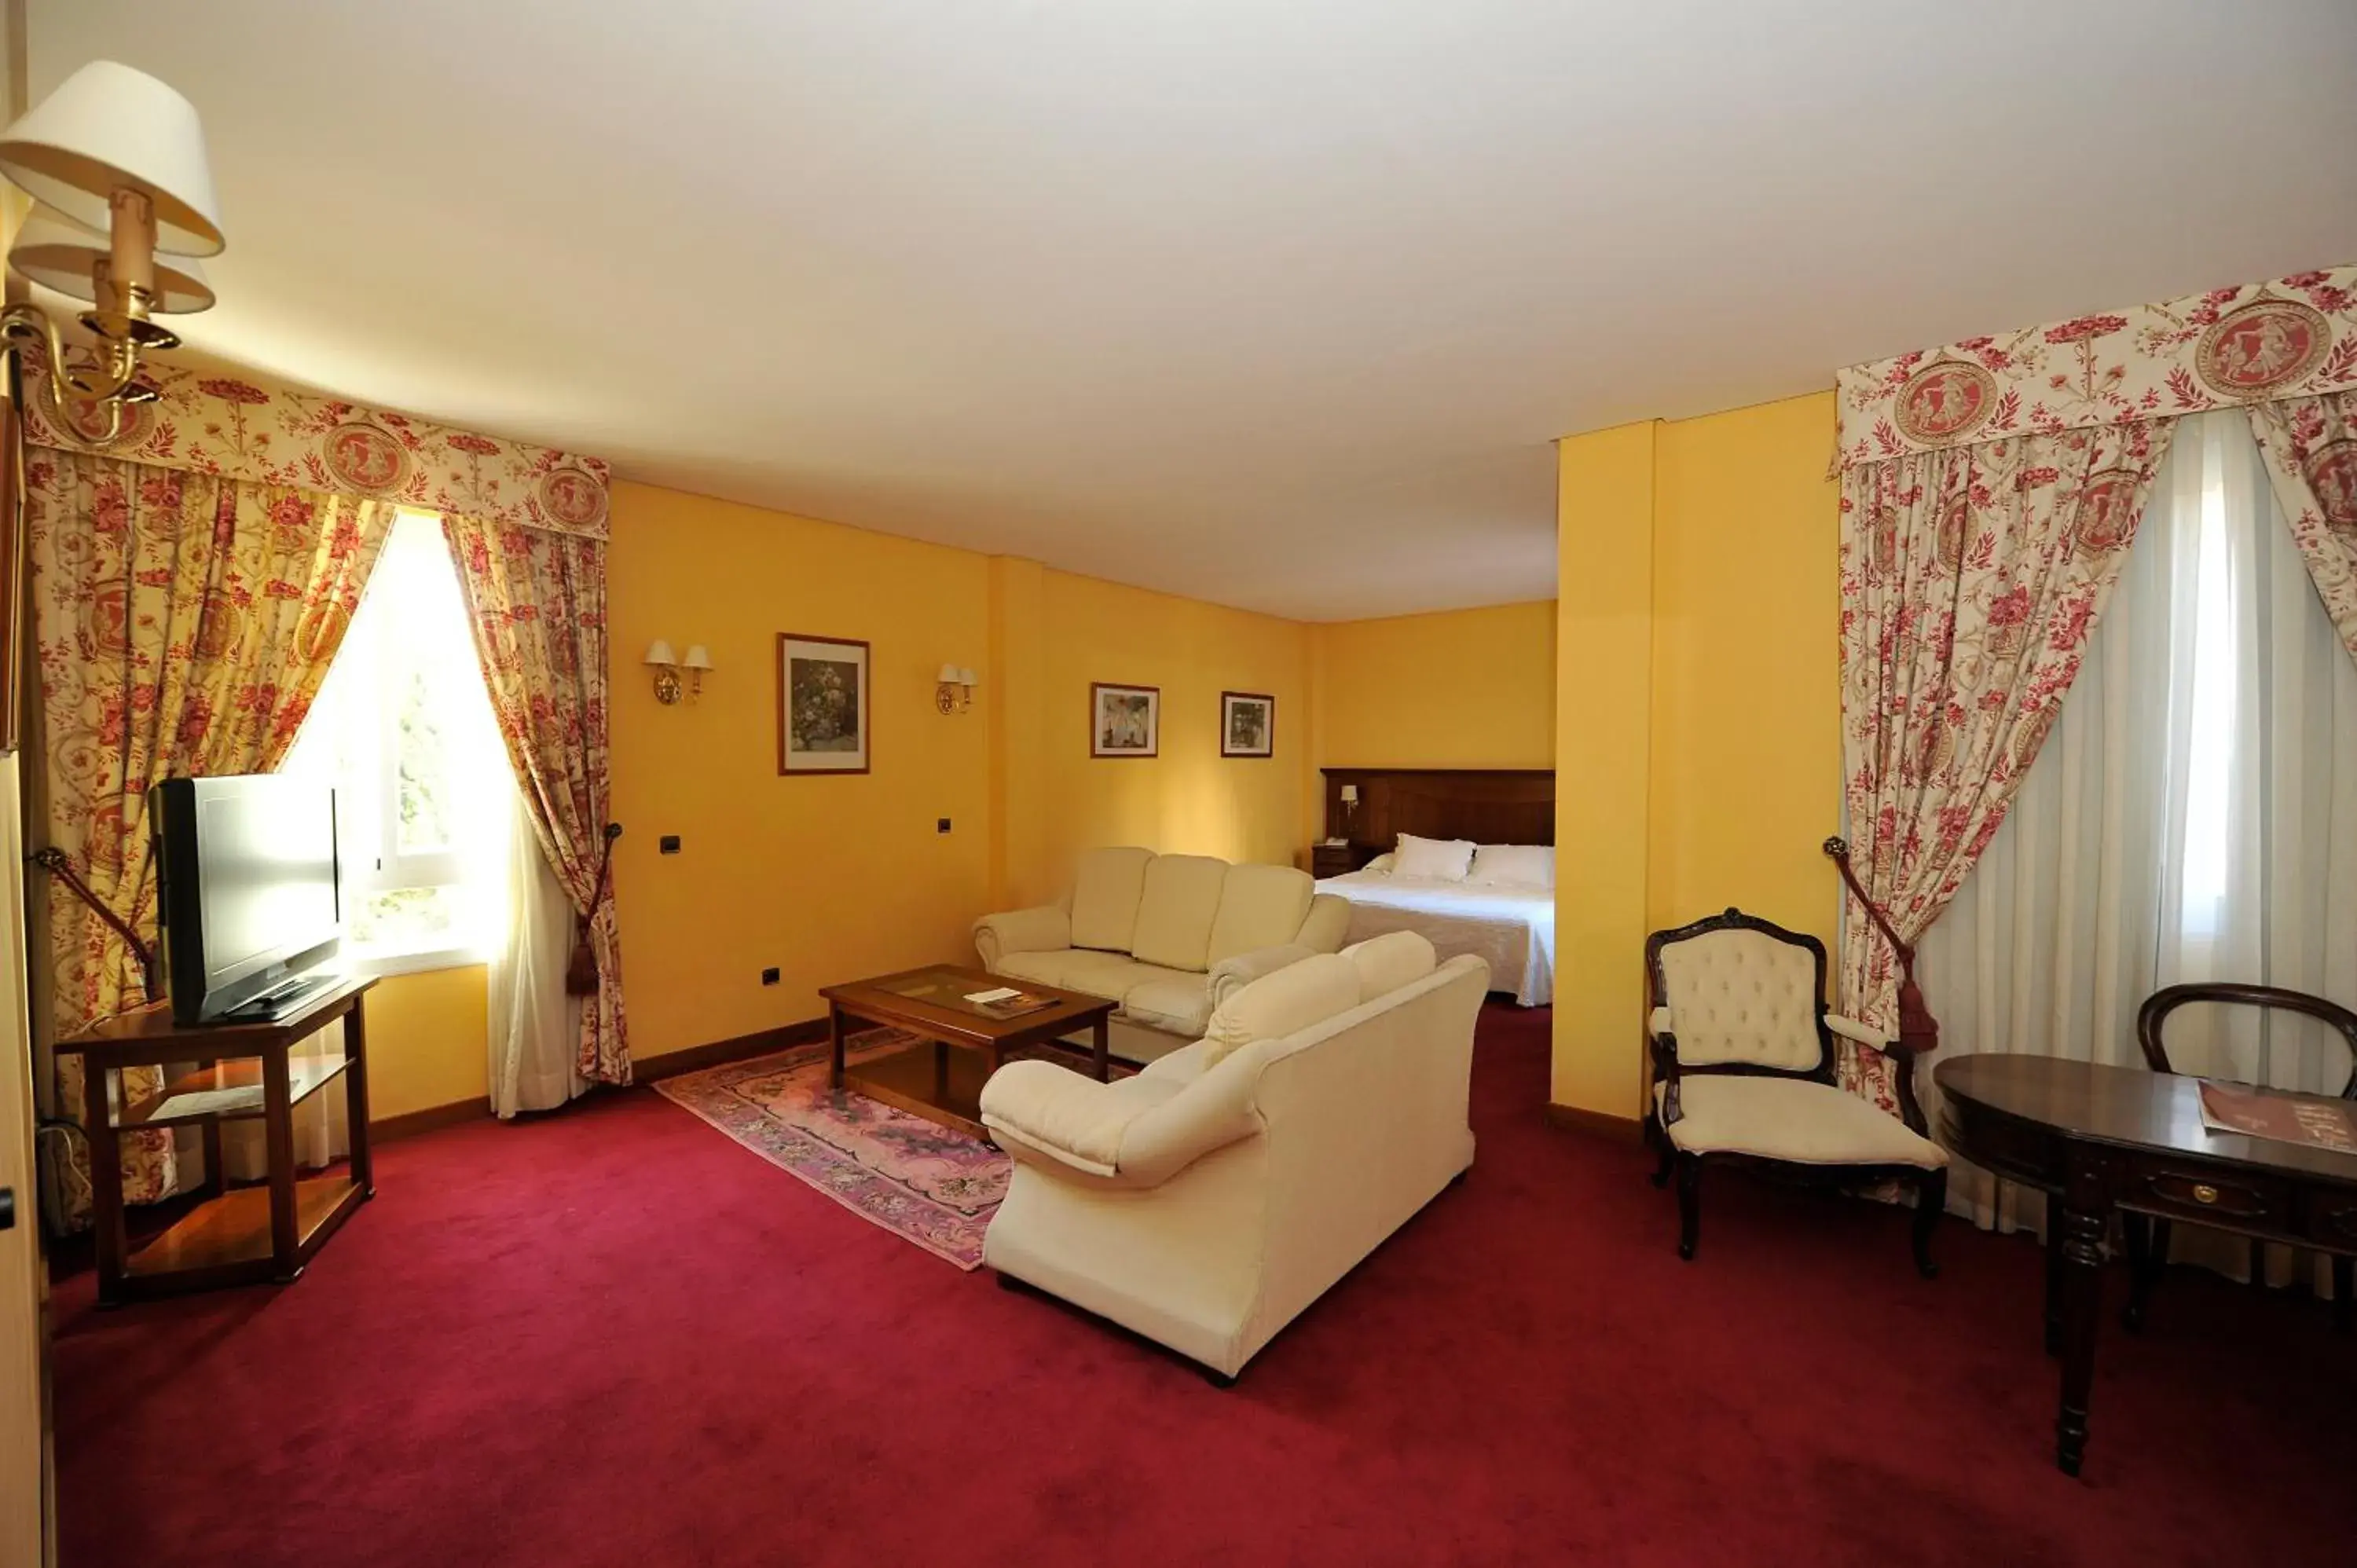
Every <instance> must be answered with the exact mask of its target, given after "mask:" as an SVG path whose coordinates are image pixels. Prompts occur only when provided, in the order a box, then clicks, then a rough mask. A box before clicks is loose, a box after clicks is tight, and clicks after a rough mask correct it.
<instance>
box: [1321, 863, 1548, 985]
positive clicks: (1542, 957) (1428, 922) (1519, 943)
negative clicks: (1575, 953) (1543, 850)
mask: <svg viewBox="0 0 2357 1568" xmlns="http://www.w3.org/2000/svg"><path fill="white" fill-rule="evenodd" d="M1318 892H1320V893H1332V894H1335V895H1338V896H1339V897H1344V898H1348V899H1349V900H1350V901H1351V934H1350V937H1349V938H1348V940H1351V941H1354V942H1362V941H1364V940H1367V939H1368V938H1369V937H1379V936H1382V935H1383V933H1384V932H1385V931H1421V932H1422V933H1424V935H1425V937H1426V939H1427V940H1430V941H1431V943H1432V946H1433V950H1435V951H1436V952H1437V953H1438V954H1439V955H1440V957H1441V959H1442V961H1448V960H1449V959H1452V958H1455V957H1456V956H1457V955H1458V953H1477V954H1479V955H1480V957H1482V958H1485V959H1487V960H1489V961H1490V989H1491V990H1492V991H1506V992H1512V993H1513V997H1514V1001H1515V1002H1516V1003H1517V1004H1520V1005H1522V1006H1524V1007H1544V1006H1548V1005H1550V1004H1552V1003H1553V1002H1554V1001H1555V889H1554V888H1552V887H1523V886H1511V885H1507V884H1496V885H1491V886H1480V887H1475V886H1467V885H1466V884H1465V883H1462V882H1442V881H1438V880H1437V879H1435V878H1432V877H1426V876H1394V875H1392V874H1391V872H1390V871H1389V870H1387V869H1385V868H1384V867H1383V862H1382V861H1377V862H1375V863H1374V864H1373V865H1370V866H1368V867H1367V868H1366V869H1364V870H1361V871H1353V872H1351V873H1350V874H1348V875H1342V876H1329V877H1328V878H1326V879H1325V880H1324V881H1322V882H1320V883H1318Z"/></svg>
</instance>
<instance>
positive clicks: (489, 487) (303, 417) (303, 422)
mask: <svg viewBox="0 0 2357 1568" xmlns="http://www.w3.org/2000/svg"><path fill="white" fill-rule="evenodd" d="M177 358H178V360H179V362H178V363H171V364H151V365H149V366H148V367H147V368H146V370H145V376H146V378H147V379H148V380H149V381H153V382H154V383H155V385H156V388H157V389H158V391H159V392H160V393H161V395H160V396H159V397H158V398H157V399H156V401H155V402H154V403H141V404H137V405H135V407H134V408H133V409H132V410H131V411H130V412H129V413H128V414H127V416H126V418H125V420H124V429H123V433H122V434H121V435H119V436H117V437H116V438H115V439H114V440H113V441H111V442H109V441H103V440H102V437H103V435H105V432H106V420H105V415H104V414H102V413H99V412H98V411H97V410H96V409H94V408H91V409H90V410H88V413H89V419H90V423H89V424H83V425H81V426H80V427H79V428H75V429H64V430H61V429H59V427H58V425H57V424H56V422H55V421H53V420H52V419H50V417H49V415H48V409H47V408H46V406H45V405H44V403H43V400H41V399H40V398H38V397H27V399H26V400H25V403H24V418H25V438H26V439H27V441H28V442H30V443H31V444H32V445H34V446H48V447H53V448H55V449H57V450H59V451H64V452H87V453H92V454H95V455H97V456H105V457H120V458H127V459H129V460H130V461H132V462H135V463H145V464H147V465H149V466H150V467H158V468H175V469H178V470H180V471H182V472H186V473H195V474H210V475H213V476H216V477H218V478H226V479H235V480H239V481H241V482H243V483H247V484H256V485H287V486H293V487H296V488H297V489H307V490H314V491H319V492H322V493H325V494H328V495H339V496H353V497H360V498H363V499H371V500H387V501H393V502H395V503H400V504H405V505H409V506H414V507H419V508H422V509H424V510H429V511H437V512H441V513H443V514H445V515H446V516H447V515H451V514H460V515H464V516H467V517H473V518H479V519H482V520H484V521H490V522H495V523H501V524H506V525H508V526H511V527H522V528H537V529H544V530H547V531H549V532H555V533H568V534H573V535H576V536H578V537H581V538H587V539H603V538H605V537H606V502H607V487H608V472H607V467H606V464H605V462H604V461H603V460H602V459H600V458H597V457H584V456H578V455H577V454H575V453H571V452H560V451H557V450H555V449H554V448H553V447H548V446H533V445H531V444H529V443H527V442H522V441H502V440H496V439H494V438H492V437H490V436H488V435H475V434H474V433H473V432H471V431H466V430H453V429H451V428H449V427H448V426H447V425H442V424H433V423H431V422H429V421H426V420H423V419H413V418H411V417H410V416H409V415H407V414H404V413H388V412H385V411H383V410H381V409H372V408H363V407H361V405H360V404H358V403H351V402H349V401H347V400H345V399H342V398H335V397H328V396H326V395H324V394H321V393H317V392H305V391H298V390H297V389H296V388H293V387H290V386H286V385H285V384H283V383H279V382H274V381H268V380H265V379H263V378H260V377H257V376H255V375H254V374H253V372H252V371H243V370H236V371H231V370H227V369H221V368H214V367H208V366H203V365H200V364H198V363H195V362H194V360H193V357H192V356H188V355H181V356H178V357H177ZM38 360H39V356H38V355H27V365H26V371H27V374H28V375H36V376H38V375H40V374H42V373H45V372H44V370H43V367H42V366H41V365H40V364H39V362H38ZM74 411H75V412H76V413H81V412H83V410H82V407H81V405H74Z"/></svg>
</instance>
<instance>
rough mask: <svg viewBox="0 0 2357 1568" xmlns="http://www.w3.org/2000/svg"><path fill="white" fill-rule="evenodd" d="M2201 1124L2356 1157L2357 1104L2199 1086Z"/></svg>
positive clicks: (2224, 1086)
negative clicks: (2331, 1150)
mask: <svg viewBox="0 0 2357 1568" xmlns="http://www.w3.org/2000/svg"><path fill="white" fill-rule="evenodd" d="M2201 1124H2202V1125H2203V1126H2204V1127H2207V1128H2209V1129H2210V1130H2211V1131H2212V1132H2213V1133H2242V1134H2243V1135H2244V1136H2245V1137H2250V1138H2272V1139H2274V1140H2275V1141H2276V1142H2277V1143H2279V1144H2306V1145H2307V1146H2308V1147H2309V1148H2311V1149H2333V1150H2337V1151H2339V1152H2340V1153H2341V1154H2344V1155H2357V1105H2352V1103H2351V1102H2350V1101H2346V1100H2328V1099H2326V1098H2325V1097H2324V1096H2322V1095H2320V1094H2271V1093H2267V1092H2266V1091H2264V1090H2256V1089H2250V1088H2247V1087H2245V1086H2244V1085H2242V1084H2239V1083H2212V1082H2211V1081H2209V1080H2208V1079H2203V1080H2202V1083H2201Z"/></svg>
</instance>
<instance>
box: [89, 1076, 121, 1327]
mask: <svg viewBox="0 0 2357 1568" xmlns="http://www.w3.org/2000/svg"><path fill="white" fill-rule="evenodd" d="M112 1071H113V1069H111V1068H102V1067H100V1066H99V1065H98V1064H97V1063H96V1062H93V1061H91V1059H90V1058H88V1057H84V1058H82V1065H81V1124H82V1129H83V1131H84V1132H85V1133H88V1134H89V1137H90V1222H91V1231H92V1232H93V1234H94V1235H95V1237H96V1240H97V1242H98V1304H99V1305H101V1306H114V1305H119V1304H120V1303H121V1302H122V1300H123V1276H124V1272H125V1259H126V1257H127V1249H126V1248H125V1247H124V1240H123V1150H122V1147H121V1145H120V1144H118V1143H117V1141H116V1139H115V1136H114V1113H113V1108H112V1107H111V1106H110V1105H109V1104H108V1103H107V1099H108V1097H107V1092H106V1086H107V1075H108V1074H109V1073H110V1072H112Z"/></svg>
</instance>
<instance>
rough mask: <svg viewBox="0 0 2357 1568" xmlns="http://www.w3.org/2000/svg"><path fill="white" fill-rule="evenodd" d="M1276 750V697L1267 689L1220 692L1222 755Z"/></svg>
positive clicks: (1269, 753)
mask: <svg viewBox="0 0 2357 1568" xmlns="http://www.w3.org/2000/svg"><path fill="white" fill-rule="evenodd" d="M1275 753H1276V699H1275V697H1272V696H1270V695H1269V694H1268V693H1265V692H1222V693H1220V755H1221V756H1222V757H1273V756H1275Z"/></svg>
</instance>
